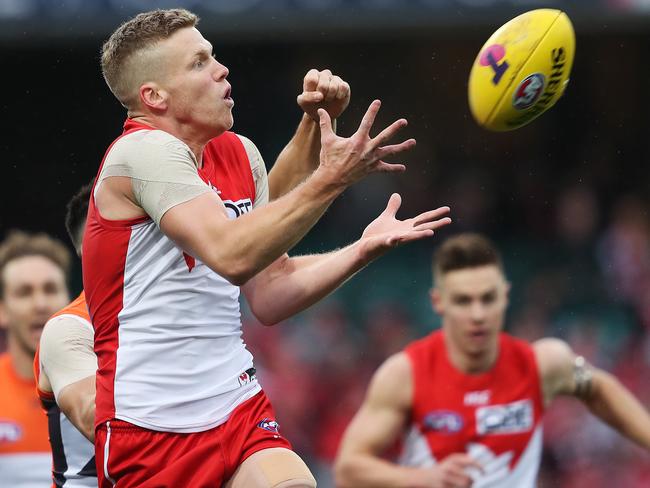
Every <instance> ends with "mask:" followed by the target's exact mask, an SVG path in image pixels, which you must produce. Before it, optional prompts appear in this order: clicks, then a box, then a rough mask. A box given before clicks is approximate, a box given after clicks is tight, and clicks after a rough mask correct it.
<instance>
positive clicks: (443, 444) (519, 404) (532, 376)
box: [400, 331, 544, 488]
mask: <svg viewBox="0 0 650 488" xmlns="http://www.w3.org/2000/svg"><path fill="white" fill-rule="evenodd" d="M405 352H406V354H407V356H408V358H409V360H410V361H411V366H412V371H413V384H414V396H413V405H412V410H411V426H410V429H409V431H408V433H407V435H406V437H405V439H404V445H403V451H402V454H401V457H400V464H404V465H408V466H419V467H427V466H433V465H435V464H436V463H438V462H440V461H442V460H443V459H444V458H446V457H447V456H449V455H450V454H453V453H468V454H469V455H470V456H472V457H473V458H474V459H476V460H477V461H478V462H479V463H480V464H481V465H482V466H483V468H484V470H485V471H484V473H483V474H480V473H477V472H472V473H471V474H472V477H473V479H474V480H475V481H474V484H472V487H473V488H487V487H489V488H513V487H517V488H533V487H535V486H536V479H537V471H538V469H539V464H540V460H541V452H542V426H541V418H542V415H543V408H544V407H543V401H542V392H541V384H540V379H539V373H538V370H537V362H536V360H535V355H534V353H533V349H532V347H531V346H530V345H529V344H528V343H525V342H523V341H520V340H518V339H515V338H513V337H511V336H509V335H507V334H501V336H500V338H499V357H498V359H497V361H496V363H495V365H494V367H493V368H492V369H491V370H489V371H487V372H485V373H481V374H476V375H468V374H464V373H461V372H460V371H458V370H457V369H456V368H455V367H454V366H453V365H452V364H451V362H450V361H449V358H448V355H447V350H446V348H445V340H444V333H443V332H442V331H438V332H434V333H433V334H430V335H429V336H427V337H425V338H423V339H420V340H419V341H416V342H414V343H412V344H411V345H409V346H408V347H407V348H406V349H405Z"/></svg>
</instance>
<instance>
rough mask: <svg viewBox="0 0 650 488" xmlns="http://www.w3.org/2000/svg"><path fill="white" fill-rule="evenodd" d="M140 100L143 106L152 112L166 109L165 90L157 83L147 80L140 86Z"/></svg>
mask: <svg viewBox="0 0 650 488" xmlns="http://www.w3.org/2000/svg"><path fill="white" fill-rule="evenodd" d="M139 95H140V102H141V103H142V106H143V107H146V108H148V109H149V110H151V111H154V112H160V111H163V110H166V109H167V99H168V96H167V95H168V94H167V92H166V91H165V90H164V89H163V88H162V87H160V86H159V85H158V84H157V83H154V82H147V83H143V84H142V86H140V91H139Z"/></svg>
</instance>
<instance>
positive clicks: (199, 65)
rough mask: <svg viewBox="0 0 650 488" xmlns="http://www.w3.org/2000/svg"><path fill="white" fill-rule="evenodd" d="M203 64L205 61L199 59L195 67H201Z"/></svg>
mask: <svg viewBox="0 0 650 488" xmlns="http://www.w3.org/2000/svg"><path fill="white" fill-rule="evenodd" d="M201 66H203V61H197V62H196V63H194V67H195V68H200V67H201Z"/></svg>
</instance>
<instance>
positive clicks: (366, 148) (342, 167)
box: [316, 100, 415, 191]
mask: <svg viewBox="0 0 650 488" xmlns="http://www.w3.org/2000/svg"><path fill="white" fill-rule="evenodd" d="M380 106H381V102H380V101H379V100H375V101H374V102H372V103H371V104H370V107H368V110H367V111H366V114H365V115H364V116H363V119H362V120H361V124H360V125H359V128H358V129H357V131H356V132H355V133H354V134H353V135H352V136H351V137H348V138H344V137H339V136H337V135H336V134H335V133H334V131H333V130H332V122H331V119H330V116H329V114H328V113H327V112H326V111H325V110H323V109H319V110H318V115H319V118H320V119H319V123H320V129H321V151H320V165H319V167H318V169H317V170H316V173H317V174H319V177H321V178H324V180H325V182H326V183H327V184H328V185H332V186H334V187H338V188H339V189H340V190H341V191H342V190H343V189H345V188H346V187H348V186H350V185H352V184H353V183H356V182H357V181H359V180H361V179H363V178H364V177H365V176H367V175H369V174H370V173H379V172H385V173H387V172H401V171H404V170H405V169H406V167H405V166H404V165H403V164H391V163H387V162H385V161H384V160H383V159H384V158H386V157H388V156H392V155H393V154H398V153H401V152H403V151H406V150H407V149H410V148H412V147H413V146H415V139H407V140H406V141H403V142H400V143H399V144H392V145H386V143H387V141H388V140H389V139H390V138H391V137H393V136H394V135H395V134H396V133H397V132H398V131H399V130H400V129H402V128H403V127H405V126H406V124H407V122H406V119H399V120H396V121H395V122H393V123H392V124H391V125H389V126H388V127H386V128H385V129H384V130H382V131H381V132H380V133H379V134H378V135H377V136H376V137H370V129H371V128H372V126H373V124H374V122H375V117H376V116H377V112H378V111H379V107H380Z"/></svg>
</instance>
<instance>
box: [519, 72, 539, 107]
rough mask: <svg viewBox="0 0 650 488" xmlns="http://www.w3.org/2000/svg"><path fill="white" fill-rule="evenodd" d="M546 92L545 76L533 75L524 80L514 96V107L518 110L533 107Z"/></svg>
mask: <svg viewBox="0 0 650 488" xmlns="http://www.w3.org/2000/svg"><path fill="white" fill-rule="evenodd" d="M542 91H544V75H543V74H541V73H533V74H532V75H530V76H527V77H526V78H524V79H523V81H522V82H521V83H519V86H518V87H517V89H516V90H515V93H514V95H513V96H512V106H513V107H515V108H516V109H517V110H525V109H527V108H528V107H531V106H532V105H533V104H534V103H535V102H536V101H537V99H538V98H539V96H540V95H541V94H542Z"/></svg>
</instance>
